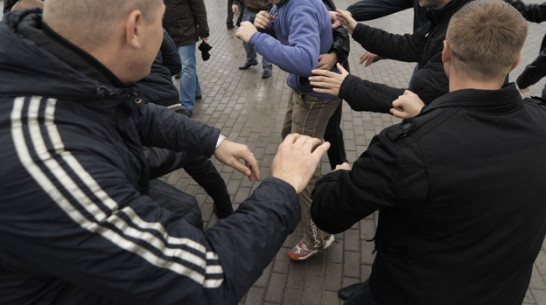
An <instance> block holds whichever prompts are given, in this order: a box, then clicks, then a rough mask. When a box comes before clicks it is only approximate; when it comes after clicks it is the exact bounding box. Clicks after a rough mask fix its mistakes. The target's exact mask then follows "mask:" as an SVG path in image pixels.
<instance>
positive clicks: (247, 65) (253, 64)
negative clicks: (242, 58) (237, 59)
mask: <svg viewBox="0 0 546 305" xmlns="http://www.w3.org/2000/svg"><path fill="white" fill-rule="evenodd" d="M257 64H258V63H257V62H248V61H247V62H245V64H244V65H242V66H240V67H239V70H246V69H248V68H250V67H252V66H255V65H257Z"/></svg>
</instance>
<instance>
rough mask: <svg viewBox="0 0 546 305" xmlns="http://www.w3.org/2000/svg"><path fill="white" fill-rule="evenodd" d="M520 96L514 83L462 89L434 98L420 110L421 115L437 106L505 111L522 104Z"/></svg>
mask: <svg viewBox="0 0 546 305" xmlns="http://www.w3.org/2000/svg"><path fill="white" fill-rule="evenodd" d="M522 101H523V99H522V97H521V95H520V93H519V91H518V89H517V88H516V85H515V84H514V83H509V84H507V85H505V86H504V87H502V88H501V89H500V90H479V89H463V90H457V91H453V92H450V93H448V94H445V95H442V96H441V97H439V98H437V99H435V100H434V101H433V102H432V103H430V104H429V105H428V106H425V108H423V110H422V111H421V115H423V114H425V113H428V112H431V111H433V110H434V109H437V108H446V107H462V108H474V109H481V110H484V111H488V112H506V111H510V110H511V109H516V108H518V107H521V105H522Z"/></svg>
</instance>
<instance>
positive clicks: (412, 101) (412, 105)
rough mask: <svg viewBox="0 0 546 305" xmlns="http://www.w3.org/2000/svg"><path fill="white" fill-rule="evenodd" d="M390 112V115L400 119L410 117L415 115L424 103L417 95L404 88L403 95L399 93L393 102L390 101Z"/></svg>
mask: <svg viewBox="0 0 546 305" xmlns="http://www.w3.org/2000/svg"><path fill="white" fill-rule="evenodd" d="M392 107H393V108H391V110H390V112H391V114H392V115H394V116H396V117H399V118H401V119H410V118H413V117H416V116H417V115H418V114H419V113H420V112H421V109H423V107H425V103H423V101H422V100H421V99H420V98H419V96H417V94H415V93H413V92H411V91H409V90H406V91H404V94H403V95H400V96H399V97H398V98H397V99H396V100H394V102H392Z"/></svg>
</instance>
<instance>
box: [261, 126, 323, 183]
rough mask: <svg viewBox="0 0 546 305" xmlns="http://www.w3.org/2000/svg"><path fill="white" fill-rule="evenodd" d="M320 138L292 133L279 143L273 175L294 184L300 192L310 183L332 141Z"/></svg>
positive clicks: (272, 167)
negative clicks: (324, 140) (322, 140)
mask: <svg viewBox="0 0 546 305" xmlns="http://www.w3.org/2000/svg"><path fill="white" fill-rule="evenodd" d="M320 143H321V140H320V139H317V138H311V137H309V136H304V135H300V134H297V133H292V134H289V135H288V136H286V138H285V139H284V141H283V142H282V143H281V145H279V149H278V150H277V154H276V155H275V158H273V163H272V164H271V175H272V176H273V177H275V178H279V179H282V180H284V181H286V182H287V183H289V184H290V185H292V186H293V187H294V189H296V192H298V193H300V192H301V191H303V189H304V188H305V187H306V186H307V184H308V183H309V180H311V177H312V176H313V173H314V172H315V170H316V169H317V166H318V164H319V162H320V160H321V158H322V156H323V155H324V153H326V151H327V150H328V148H330V143H328V142H324V143H322V144H320Z"/></svg>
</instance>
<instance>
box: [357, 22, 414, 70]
mask: <svg viewBox="0 0 546 305" xmlns="http://www.w3.org/2000/svg"><path fill="white" fill-rule="evenodd" d="M420 33H421V31H416V33H414V34H404V35H398V34H392V33H388V32H386V31H384V30H382V29H378V28H374V27H370V26H367V25H365V24H362V23H359V24H357V26H356V27H355V29H354V31H353V36H352V37H353V39H354V40H355V41H356V42H358V43H359V44H360V45H361V46H362V47H363V48H364V49H366V50H367V51H369V52H372V53H374V54H377V55H379V56H381V57H384V58H389V59H395V60H400V61H405V62H418V61H419V59H420V58H421V55H422V52H423V45H424V35H421V34H420Z"/></svg>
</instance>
